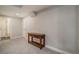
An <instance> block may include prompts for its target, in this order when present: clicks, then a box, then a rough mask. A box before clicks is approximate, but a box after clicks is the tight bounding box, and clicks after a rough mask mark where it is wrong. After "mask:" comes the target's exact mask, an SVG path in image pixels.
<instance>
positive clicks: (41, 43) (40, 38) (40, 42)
mask: <svg viewBox="0 0 79 59" xmlns="http://www.w3.org/2000/svg"><path fill="white" fill-rule="evenodd" d="M41 48H42V38H41V37H40V49H41Z"/></svg>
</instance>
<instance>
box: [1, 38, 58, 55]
mask: <svg viewBox="0 0 79 59" xmlns="http://www.w3.org/2000/svg"><path fill="white" fill-rule="evenodd" d="M0 54H58V53H57V52H55V51H51V50H49V49H47V48H43V49H41V50H40V49H39V48H37V47H35V46H33V45H31V44H28V42H27V39H24V38H20V39H10V40H2V41H0Z"/></svg>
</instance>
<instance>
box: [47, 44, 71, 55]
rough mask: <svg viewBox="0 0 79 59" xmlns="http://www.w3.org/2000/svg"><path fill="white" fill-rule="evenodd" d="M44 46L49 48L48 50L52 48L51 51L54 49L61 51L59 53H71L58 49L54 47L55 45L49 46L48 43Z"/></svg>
mask: <svg viewBox="0 0 79 59" xmlns="http://www.w3.org/2000/svg"><path fill="white" fill-rule="evenodd" d="M46 48H48V49H50V50H52V51H56V52H58V53H61V54H71V53H69V52H66V51H64V50H60V49H58V48H55V47H51V46H49V45H46Z"/></svg>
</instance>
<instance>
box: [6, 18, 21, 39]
mask: <svg viewBox="0 0 79 59" xmlns="http://www.w3.org/2000/svg"><path fill="white" fill-rule="evenodd" d="M8 30H9V33H10V37H11V38H12V39H13V38H19V37H22V19H19V18H11V17H10V18H8Z"/></svg>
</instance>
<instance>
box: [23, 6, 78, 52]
mask: <svg viewBox="0 0 79 59" xmlns="http://www.w3.org/2000/svg"><path fill="white" fill-rule="evenodd" d="M23 22H24V26H23V31H24V32H23V33H24V35H26V34H27V33H28V32H40V33H45V34H46V45H48V46H51V47H55V48H58V49H60V50H64V51H67V52H71V53H76V51H77V39H76V6H57V7H54V8H53V7H51V8H50V9H48V10H46V11H44V12H41V13H39V14H38V16H36V17H30V16H29V17H26V18H24V19H23Z"/></svg>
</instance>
